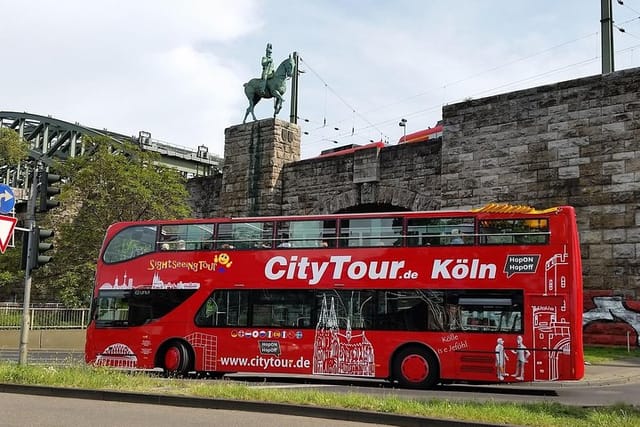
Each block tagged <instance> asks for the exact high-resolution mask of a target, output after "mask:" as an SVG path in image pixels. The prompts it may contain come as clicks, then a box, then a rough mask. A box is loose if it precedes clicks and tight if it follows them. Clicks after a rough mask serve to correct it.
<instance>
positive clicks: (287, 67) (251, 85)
mask: <svg viewBox="0 0 640 427" xmlns="http://www.w3.org/2000/svg"><path fill="white" fill-rule="evenodd" d="M294 68H295V63H294V61H293V58H292V57H291V55H289V58H287V59H285V60H284V61H282V62H281V63H280V65H278V68H276V71H274V73H273V74H272V75H271V76H269V77H268V78H267V88H266V90H265V92H264V93H261V92H262V86H263V80H262V79H251V80H249V81H248V82H247V83H245V84H244V93H245V95H247V99H248V100H249V106H248V107H247V111H246V112H245V113H244V119H243V120H242V123H245V122H246V121H247V116H248V115H249V113H251V117H253V120H257V119H256V115H255V114H254V113H253V107H255V105H256V104H257V103H258V102H260V99H262V98H275V99H274V101H273V117H274V118H275V117H276V114H278V113H279V112H280V109H281V108H282V102H283V101H284V99H283V98H282V95H284V93H285V92H286V91H287V85H286V84H285V81H286V80H287V78H289V77H291V76H292V75H293V72H294Z"/></svg>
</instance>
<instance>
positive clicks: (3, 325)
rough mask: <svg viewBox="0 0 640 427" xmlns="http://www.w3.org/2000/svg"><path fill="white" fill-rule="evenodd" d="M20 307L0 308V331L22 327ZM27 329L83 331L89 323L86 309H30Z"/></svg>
mask: <svg viewBox="0 0 640 427" xmlns="http://www.w3.org/2000/svg"><path fill="white" fill-rule="evenodd" d="M22 311H23V310H22V307H11V306H0V329H20V328H21V327H22ZM29 315H30V318H31V325H30V327H29V329H31V330H34V329H85V328H86V327H87V323H89V309H88V308H60V307H32V308H30V309H29Z"/></svg>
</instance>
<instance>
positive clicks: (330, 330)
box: [85, 205, 584, 388]
mask: <svg viewBox="0 0 640 427" xmlns="http://www.w3.org/2000/svg"><path fill="white" fill-rule="evenodd" d="M91 313H92V314H91V323H90V325H89V327H88V329H87V340H86V356H85V357H86V361H87V362H88V363H91V364H96V365H105V366H115V367H121V368H136V369H154V368H155V369H157V368H161V369H163V370H164V371H165V372H166V373H168V374H185V373H188V372H191V371H197V372H206V373H209V374H211V375H223V374H225V373H233V372H247V373H263V374H265V375H274V374H298V375H300V374H307V375H314V376H324V375H339V376H353V377H365V378H379V379H388V380H390V381H393V382H394V383H397V384H398V385H400V386H404V387H416V388H427V387H431V386H433V385H434V384H437V383H439V382H444V381H446V382H452V381H453V382H455V381H472V382H483V383H491V382H520V381H555V380H577V379H580V378H581V377H582V376H583V373H584V366H583V353H582V278H581V260H580V247H579V241H578V231H577V226H576V220H575V212H574V210H573V208H571V207H567V206H562V207H556V208H552V209H548V210H543V211H537V210H534V209H532V208H528V207H523V206H509V205H489V206H486V207H485V208H482V209H478V210H471V211H433V212H391V213H366V214H342V215H339V214H336V215H322V216H295V217H259V218H219V219H209V220H207V219H192V220H177V221H146V222H127V223H117V224H114V225H112V226H111V227H110V228H109V229H108V231H107V234H106V238H105V240H104V244H103V247H102V249H101V252H100V259H99V260H98V266H97V272H96V283H95V289H94V294H93V302H92V311H91Z"/></svg>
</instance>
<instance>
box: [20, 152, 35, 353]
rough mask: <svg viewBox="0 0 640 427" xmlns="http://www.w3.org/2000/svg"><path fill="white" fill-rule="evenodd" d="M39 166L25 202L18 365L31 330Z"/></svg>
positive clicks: (33, 175)
mask: <svg viewBox="0 0 640 427" xmlns="http://www.w3.org/2000/svg"><path fill="white" fill-rule="evenodd" d="M39 169H40V167H39V165H38V166H36V167H35V168H34V169H33V174H32V177H31V179H32V181H31V194H29V199H28V200H27V215H26V224H25V225H26V228H27V229H28V230H29V231H27V233H29V238H28V239H27V241H28V243H27V261H26V266H25V269H24V301H23V304H22V326H21V327H20V355H19V358H18V364H19V365H26V364H27V351H28V350H27V346H28V344H29V329H31V313H30V311H29V306H30V305H31V267H32V265H33V261H34V260H32V259H31V254H32V251H31V248H33V245H37V242H36V235H35V223H36V197H37V193H38V184H37V182H38V179H37V176H38V171H39Z"/></svg>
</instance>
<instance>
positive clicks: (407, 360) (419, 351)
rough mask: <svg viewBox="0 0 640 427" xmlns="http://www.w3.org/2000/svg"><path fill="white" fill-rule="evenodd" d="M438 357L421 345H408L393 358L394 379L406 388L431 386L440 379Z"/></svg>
mask: <svg viewBox="0 0 640 427" xmlns="http://www.w3.org/2000/svg"><path fill="white" fill-rule="evenodd" d="M439 371H440V368H439V366H438V361H437V360H436V357H435V356H434V355H433V353H431V352H430V351H428V350H425V349H423V348H420V347H407V348H405V349H402V350H400V352H399V353H398V354H397V355H396V356H395V357H394V359H393V379H394V380H395V381H397V382H398V384H400V386H402V387H406V388H431V387H433V386H434V385H435V384H436V383H437V382H438V379H439V376H440V373H439Z"/></svg>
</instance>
